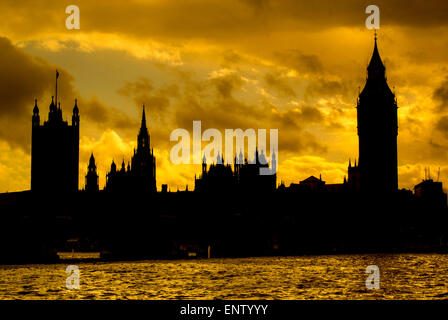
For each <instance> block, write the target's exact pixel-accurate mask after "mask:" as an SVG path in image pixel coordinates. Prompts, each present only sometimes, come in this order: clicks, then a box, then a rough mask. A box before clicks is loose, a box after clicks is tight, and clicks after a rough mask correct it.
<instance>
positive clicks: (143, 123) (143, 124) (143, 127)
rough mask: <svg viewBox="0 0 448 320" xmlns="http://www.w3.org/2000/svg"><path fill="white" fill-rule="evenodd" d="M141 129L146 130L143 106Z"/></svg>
mask: <svg viewBox="0 0 448 320" xmlns="http://www.w3.org/2000/svg"><path fill="white" fill-rule="evenodd" d="M141 128H142V129H146V114H145V105H143V113H142V125H141Z"/></svg>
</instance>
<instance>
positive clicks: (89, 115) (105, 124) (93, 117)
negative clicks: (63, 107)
mask: <svg viewBox="0 0 448 320" xmlns="http://www.w3.org/2000/svg"><path fill="white" fill-rule="evenodd" d="M78 107H79V109H80V114H81V116H82V117H85V119H87V120H89V121H91V122H93V123H95V124H96V125H97V126H98V127H100V128H102V129H107V128H111V129H113V130H134V131H135V128H138V125H139V121H138V120H137V119H132V118H130V117H129V116H128V115H127V114H126V113H124V112H122V111H121V110H118V109H115V108H111V107H107V106H106V105H105V104H104V103H102V102H101V101H100V100H98V99H97V98H96V97H92V98H91V99H80V101H78Z"/></svg>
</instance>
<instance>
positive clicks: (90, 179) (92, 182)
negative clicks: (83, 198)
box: [86, 153, 99, 192]
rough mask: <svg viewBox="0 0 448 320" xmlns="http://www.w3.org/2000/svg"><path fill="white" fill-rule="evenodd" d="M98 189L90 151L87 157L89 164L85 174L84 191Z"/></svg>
mask: <svg viewBox="0 0 448 320" xmlns="http://www.w3.org/2000/svg"><path fill="white" fill-rule="evenodd" d="M98 190H99V187H98V174H97V173H96V165H95V158H94V157H93V153H92V154H91V156H90V159H89V166H88V168H87V174H86V191H87V192H95V191H98Z"/></svg>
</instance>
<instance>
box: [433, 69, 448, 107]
mask: <svg viewBox="0 0 448 320" xmlns="http://www.w3.org/2000/svg"><path fill="white" fill-rule="evenodd" d="M433 99H434V100H435V101H437V102H438V104H439V108H440V110H446V109H447V107H448V77H446V78H445V80H444V81H443V82H442V84H441V85H440V87H438V88H437V89H436V90H434V93H433Z"/></svg>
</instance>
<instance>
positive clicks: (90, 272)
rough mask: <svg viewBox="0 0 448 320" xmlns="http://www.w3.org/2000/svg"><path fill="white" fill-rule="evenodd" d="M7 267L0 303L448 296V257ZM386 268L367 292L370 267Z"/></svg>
mask: <svg viewBox="0 0 448 320" xmlns="http://www.w3.org/2000/svg"><path fill="white" fill-rule="evenodd" d="M76 265H77V266H78V268H79V270H80V287H79V289H72V290H69V289H67V288H66V279H67V277H68V274H66V272H65V271H66V267H67V265H65V264H51V265H8V266H0V299H52V300H54V299H448V255H442V254H381V255H379V254H371V255H370V254H369V255H332V256H300V257H261V258H241V259H239V258H237V259H231V258H226V259H203V260H171V261H139V262H95V263H78V264H76ZM369 265H376V266H378V267H379V270H380V289H370V290H369V289H367V288H366V279H367V277H368V274H366V267H367V266H369Z"/></svg>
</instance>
